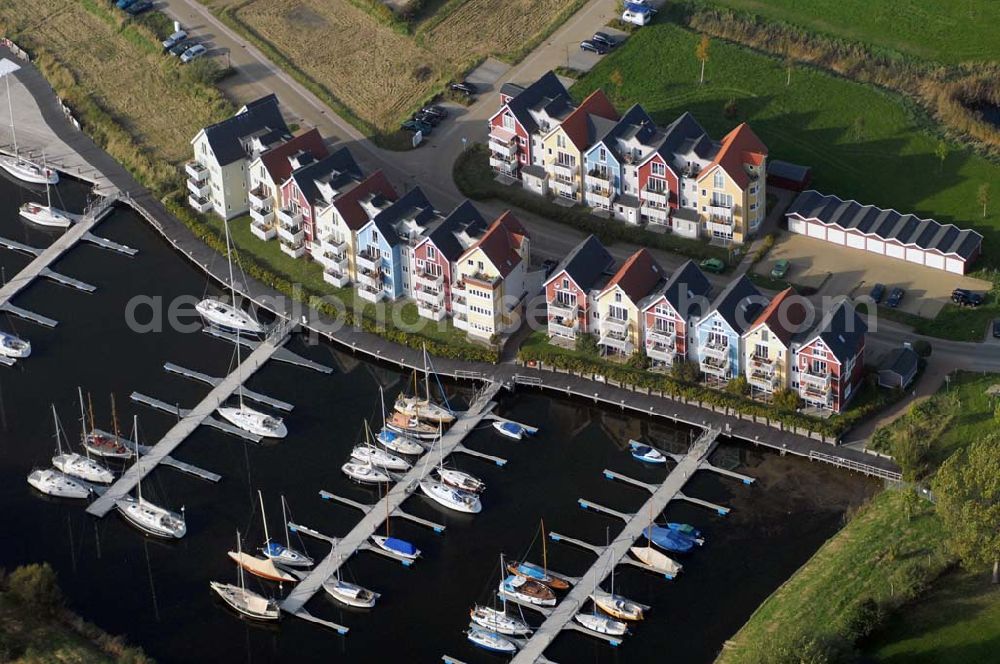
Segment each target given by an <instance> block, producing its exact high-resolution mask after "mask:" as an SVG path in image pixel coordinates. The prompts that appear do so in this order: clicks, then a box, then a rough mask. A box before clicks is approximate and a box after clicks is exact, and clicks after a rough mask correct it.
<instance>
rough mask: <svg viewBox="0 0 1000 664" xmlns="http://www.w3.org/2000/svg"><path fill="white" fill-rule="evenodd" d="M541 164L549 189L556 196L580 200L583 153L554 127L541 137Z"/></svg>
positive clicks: (560, 128)
mask: <svg viewBox="0 0 1000 664" xmlns="http://www.w3.org/2000/svg"><path fill="white" fill-rule="evenodd" d="M542 145H543V147H544V152H543V154H542V164H543V166H544V167H545V171H546V172H547V173H548V176H549V190H550V191H552V193H554V194H556V195H557V196H563V197H564V198H573V199H575V200H580V197H581V196H582V193H581V192H582V191H583V176H582V172H583V171H582V168H583V165H582V163H583V153H582V152H581V151H580V150H578V149H577V148H576V145H575V144H574V143H573V141H571V140H570V139H569V136H567V135H566V131H565V130H564V129H563V128H562V127H556V128H555V129H553V130H552V132H551V133H549V135H548V136H546V137H545V138H544V139H542Z"/></svg>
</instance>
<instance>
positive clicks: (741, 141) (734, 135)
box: [702, 122, 767, 189]
mask: <svg viewBox="0 0 1000 664" xmlns="http://www.w3.org/2000/svg"><path fill="white" fill-rule="evenodd" d="M766 156H767V146H766V145H764V143H763V142H761V140H760V139H759V138H757V134H755V133H753V129H751V128H750V125H748V124H747V123H746V122H743V123H741V124H740V126H738V127H736V129H733V130H732V131H731V132H729V133H728V134H726V135H725V137H724V138H723V139H722V145H721V146H720V147H719V152H718V153H717V154H716V155H715V159H714V160H712V163H711V164H709V165H708V168H706V169H705V170H703V171H702V177H704V176H705V175H706V174H707V173H708V172H709V171H710V170H712V167H714V166H716V165H718V166H721V167H722V169H723V170H724V171H726V173H728V174H729V177H731V178H733V180H735V181H736V183H737V184H738V185H739V186H740V189H746V187H747V185H748V184H750V174H749V173H747V171H746V168H744V164H752V165H754V166H760V165H761V164H762V163H763V161H764V157H766ZM761 175H763V174H761Z"/></svg>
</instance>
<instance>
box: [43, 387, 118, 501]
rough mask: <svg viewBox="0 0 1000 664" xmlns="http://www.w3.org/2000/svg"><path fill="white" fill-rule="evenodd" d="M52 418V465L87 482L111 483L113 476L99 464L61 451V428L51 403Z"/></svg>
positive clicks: (87, 458) (72, 453)
mask: <svg viewBox="0 0 1000 664" xmlns="http://www.w3.org/2000/svg"><path fill="white" fill-rule="evenodd" d="M52 420H53V422H54V423H55V427H56V455H55V456H54V457H52V465H53V466H55V468H56V469H57V470H60V471H62V472H63V473H65V474H66V475H71V476H73V477H79V478H80V479H81V480H86V481H87V482H98V483H100V484H109V483H111V482H112V481H113V480H114V479H115V476H114V475H113V474H112V473H111V471H110V470H108V469H107V468H105V467H104V466H102V465H101V464H99V463H97V462H96V461H94V460H93V459H91V458H90V457H85V456H82V455H80V454H77V453H76V452H65V453H64V452H63V449H62V429H61V428H60V427H59V417H58V415H56V407H55V404H53V405H52Z"/></svg>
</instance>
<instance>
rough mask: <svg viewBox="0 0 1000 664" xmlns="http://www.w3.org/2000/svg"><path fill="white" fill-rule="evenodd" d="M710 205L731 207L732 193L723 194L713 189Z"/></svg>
mask: <svg viewBox="0 0 1000 664" xmlns="http://www.w3.org/2000/svg"><path fill="white" fill-rule="evenodd" d="M712 206H713V207H724V208H731V207H733V195H732V194H723V193H721V192H718V191H713V192H712Z"/></svg>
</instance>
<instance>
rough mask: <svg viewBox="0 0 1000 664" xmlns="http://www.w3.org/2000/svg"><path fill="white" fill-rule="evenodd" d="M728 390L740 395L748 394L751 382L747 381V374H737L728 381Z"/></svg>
mask: <svg viewBox="0 0 1000 664" xmlns="http://www.w3.org/2000/svg"><path fill="white" fill-rule="evenodd" d="M726 392H729V393H730V394H739V395H743V394H748V393H749V392H750V384H749V383H748V382H747V379H746V376H737V377H736V378H733V379H732V380H731V381H729V382H728V383H726Z"/></svg>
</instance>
